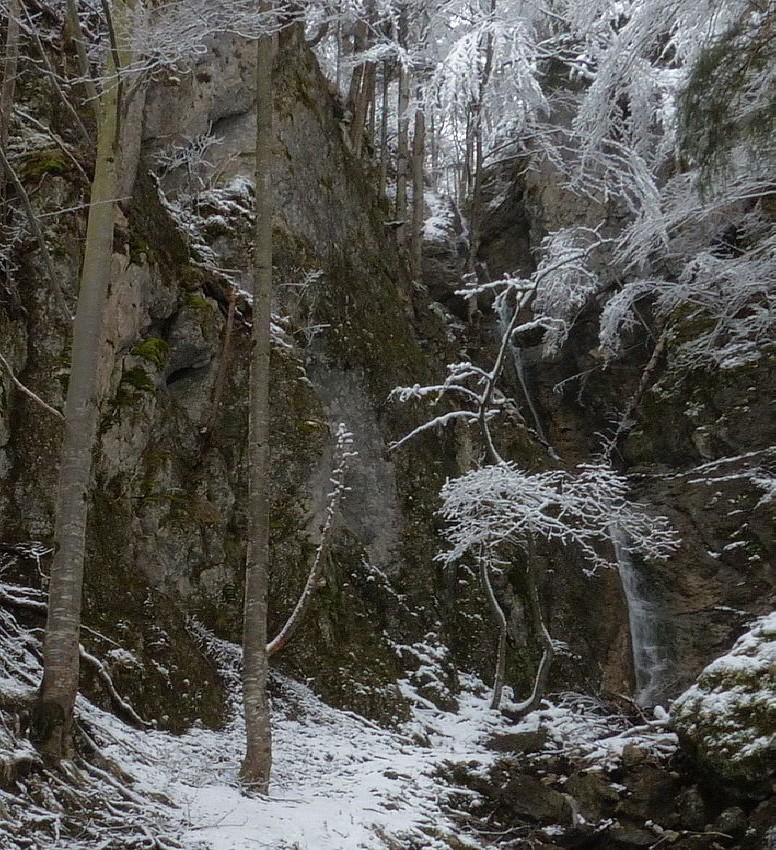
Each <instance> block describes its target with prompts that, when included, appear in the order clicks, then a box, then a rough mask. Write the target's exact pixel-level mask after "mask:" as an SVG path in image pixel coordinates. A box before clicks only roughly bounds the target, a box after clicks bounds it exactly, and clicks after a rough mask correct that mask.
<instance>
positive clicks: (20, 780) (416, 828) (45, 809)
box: [0, 608, 674, 850]
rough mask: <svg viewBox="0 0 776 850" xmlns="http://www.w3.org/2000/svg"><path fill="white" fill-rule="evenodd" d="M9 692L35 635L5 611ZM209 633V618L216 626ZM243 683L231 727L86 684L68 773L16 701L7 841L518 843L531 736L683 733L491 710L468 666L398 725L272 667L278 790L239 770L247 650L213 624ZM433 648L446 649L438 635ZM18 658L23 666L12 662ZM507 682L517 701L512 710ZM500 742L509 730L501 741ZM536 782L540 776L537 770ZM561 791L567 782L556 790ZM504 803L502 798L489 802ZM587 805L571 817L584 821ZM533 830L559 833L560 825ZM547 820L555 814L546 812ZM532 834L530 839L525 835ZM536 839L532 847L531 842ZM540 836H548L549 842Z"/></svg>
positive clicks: (548, 744)
mask: <svg viewBox="0 0 776 850" xmlns="http://www.w3.org/2000/svg"><path fill="white" fill-rule="evenodd" d="M0 614H1V615H2V616H0V649H2V655H3V658H5V660H6V663H5V664H4V666H5V668H6V669H5V671H4V674H3V675H2V676H0V696H2V697H3V700H2V702H3V704H4V705H6V706H7V705H8V704H9V703H10V702H11V701H13V700H14V699H17V701H18V699H20V698H23V697H24V696H25V694H26V695H27V696H29V695H30V694H33V693H34V689H33V688H34V682H35V681H36V680H37V676H38V675H39V660H38V652H37V650H38V646H37V635H34V634H32V633H31V632H30V631H28V630H26V629H25V628H24V627H22V626H20V625H19V624H18V622H17V621H16V620H15V619H14V618H13V617H12V616H11V615H10V614H9V612H8V611H3V610H2V608H0ZM203 631H204V630H203ZM200 636H201V637H203V638H205V641H204V642H205V643H206V644H207V647H206V648H207V650H208V651H209V653H210V654H211V655H213V656H214V658H215V660H216V661H217V663H218V666H219V668H220V672H221V676H222V678H223V680H224V684H225V687H226V688H227V691H228V693H229V695H230V704H231V719H230V721H229V723H228V724H227V726H226V727H225V728H223V729H221V730H211V729H206V728H204V727H200V728H197V727H196V726H195V727H194V728H192V729H190V730H189V731H188V732H187V733H186V734H183V735H172V734H169V733H166V732H162V731H159V730H155V729H150V730H142V729H138V728H135V727H132V726H128V725H126V724H125V723H123V722H121V721H120V720H118V719H117V718H116V717H115V716H114V715H112V714H110V713H108V712H106V711H104V710H102V709H100V708H98V707H96V706H95V705H93V704H92V703H90V702H89V701H88V700H86V699H85V698H83V697H79V701H78V714H79V718H80V720H79V723H80V726H81V728H82V730H83V732H82V736H83V737H84V740H86V741H87V742H88V748H91V750H92V754H91V756H89V757H88V758H86V759H82V760H81V761H79V763H78V764H77V765H74V766H73V769H72V771H71V772H70V774H69V775H66V774H65V773H63V771H61V770H60V771H52V770H50V769H46V768H45V767H44V766H42V765H41V764H40V761H39V759H38V757H37V754H36V753H35V752H34V750H33V749H32V747H31V745H30V743H29V741H28V740H26V739H25V738H24V736H23V735H21V734H19V730H18V729H14V728H13V722H12V721H10V719H9V718H11V717H12V715H9V714H8V713H7V712H5V714H4V717H3V724H2V726H0V738H2V740H0V768H1V769H2V774H3V776H2V778H3V782H2V783H0V847H1V848H2V850H200V848H202V850H256V848H267V850H400V849H401V850H414V848H424V850H466V848H472V850H473V849H474V848H484V847H493V846H516V845H513V844H504V840H505V839H506V838H508V837H509V835H510V832H511V831H514V829H510V828H508V827H507V828H505V829H503V831H499V830H500V829H502V827H501V825H500V824H499V822H498V821H497V820H494V819H493V817H492V816H491V814H488V815H486V816H485V817H483V816H482V811H483V805H482V804H483V799H482V798H481V795H480V792H479V790H478V789H483V788H485V789H487V788H488V787H489V783H491V776H492V771H493V770H494V766H497V765H498V764H499V760H500V759H502V758H503V757H504V756H505V755H507V754H508V752H509V750H510V748H511V747H513V746H514V743H515V741H516V737H515V736H520V735H524V736H527V737H528V738H529V739H533V740H534V741H538V742H539V750H540V752H538V755H537V757H538V758H540V759H541V758H543V757H545V756H546V757H548V758H554V759H555V761H556V762H557V760H558V758H559V757H562V758H565V757H567V756H568V757H569V758H573V760H574V761H575V762H576V763H577V764H579V763H585V762H586V763H588V764H590V765H593V764H595V765H597V766H599V767H600V766H602V765H605V764H606V763H607V762H610V761H612V760H616V759H618V758H619V756H620V754H621V753H622V752H623V749H624V747H625V746H627V745H628V744H629V743H630V744H633V743H634V742H636V743H638V744H639V746H642V747H644V748H645V749H646V748H652V749H657V750H662V751H663V753H665V751H666V747H667V748H668V750H669V751H670V750H671V749H672V748H673V747H674V740H673V736H672V735H667V733H666V732H665V731H664V730H660V729H655V730H654V731H653V730H652V729H650V727H649V726H644V727H641V729H642V730H643V731H640V729H639V727H635V728H634V726H633V724H632V723H630V722H628V721H627V720H626V719H625V718H623V717H622V716H617V715H614V714H611V713H609V712H608V711H607V710H606V708H605V707H604V706H602V704H600V703H598V702H597V701H596V700H593V699H592V698H590V697H583V696H580V695H570V694H566V695H561V696H560V697H559V698H555V699H554V701H553V702H552V703H551V702H546V703H545V704H544V705H543V707H542V708H541V709H540V710H539V711H536V712H533V713H532V714H531V715H529V716H528V717H526V718H525V719H524V720H523V721H521V722H520V723H519V724H515V723H514V721H511V720H509V719H508V717H507V716H506V715H505V714H504V713H502V712H501V711H494V710H492V709H491V708H490V706H489V703H490V696H491V694H490V690H489V688H487V687H486V686H485V685H483V683H482V682H480V681H479V680H478V679H476V678H475V677H473V676H470V675H463V674H462V675H460V677H459V678H460V685H461V690H460V693H459V694H458V696H457V703H458V706H457V710H456V711H444V710H442V709H439V708H437V707H435V706H434V705H433V704H432V703H431V702H429V701H428V700H427V699H426V698H424V697H423V696H422V695H421V694H420V693H418V692H417V691H415V690H414V688H413V686H412V684H411V681H410V680H409V679H408V680H407V681H404V682H401V683H400V686H401V688H402V690H403V692H404V695H405V696H406V697H407V698H408V700H409V701H410V703H411V705H412V712H413V713H412V719H411V720H410V721H408V722H406V723H404V724H402V725H401V726H400V727H398V728H396V729H385V728H381V727H380V726H378V725H376V724H374V723H372V722H371V721H369V720H367V719H365V718H363V717H360V716H358V715H355V714H353V713H351V712H347V711H342V710H338V709H335V708H332V707H330V706H327V705H326V704H325V703H323V702H322V701H321V700H320V699H319V698H318V697H317V696H316V695H315V694H314V693H313V692H312V691H311V690H310V688H308V687H307V686H306V685H303V684H301V683H299V682H296V681H294V680H292V679H289V678H287V677H283V676H280V675H275V676H274V677H273V684H272V692H273V706H272V709H273V711H272V715H273V754H274V764H273V774H272V781H271V790H270V794H269V795H268V796H266V797H264V796H259V795H255V794H248V793H247V792H246V790H245V788H244V787H243V786H241V784H240V782H239V780H238V769H239V765H240V760H241V758H242V754H243V748H244V728H243V723H242V718H241V711H240V696H239V693H240V690H239V680H240V673H239V664H240V650H239V647H237V646H234V645H232V644H228V643H226V642H224V641H220V640H217V639H216V638H214V637H213V636H212V635H207V634H202V635H200ZM427 649H428V657H433V647H428V648H427ZM11 668H13V669H11ZM509 705H510V703H509V695H507V700H506V705H505V707H506V708H507V709H508V708H509ZM499 742H500V743H499ZM540 773H541V771H540ZM531 781H533V782H534V783H536V784H537V785H538V780H531ZM547 794H550V795H554V799H555V800H556V801H557V800H559V799H560V798H561V797H562V796H563V795H561V794H558V793H557V792H554V791H550V790H548V791H547ZM486 802H487V805H488V806H490V803H489V801H486ZM575 817H576V816H575V815H573V814H572V825H573V823H574V819H575ZM529 820H533V822H534V825H533V826H532V827H525V826H521V827H519V829H526V828H531V829H533V830H539V834H543V833H542V830H545V832H546V835H547V846H550V841H551V838H550V836H552V835H553V834H556V833H557V832H558V830H560V827H557V826H555V825H554V824H552V823H550V824H549V825H548V826H545V827H542V826H541V823H539V822H537V819H534V818H532V817H531V816H530V815H529ZM542 823H545V824H547V821H546V819H545V820H544V821H542ZM520 846H523V845H520ZM531 846H534V845H531ZM537 846H538V845H537Z"/></svg>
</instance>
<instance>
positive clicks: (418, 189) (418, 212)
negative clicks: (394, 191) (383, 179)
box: [411, 108, 426, 283]
mask: <svg viewBox="0 0 776 850" xmlns="http://www.w3.org/2000/svg"><path fill="white" fill-rule="evenodd" d="M425 152H426V117H425V115H424V114H423V110H422V109H420V108H418V109H416V110H415V127H414V132H413V136H412V240H411V242H412V277H413V280H414V281H415V283H422V282H423V219H424V212H425V204H424V191H423V190H424V183H423V160H424V156H425Z"/></svg>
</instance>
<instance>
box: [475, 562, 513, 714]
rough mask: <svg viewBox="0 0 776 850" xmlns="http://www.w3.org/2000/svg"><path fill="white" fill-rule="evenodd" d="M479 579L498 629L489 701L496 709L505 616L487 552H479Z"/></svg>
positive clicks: (500, 685)
mask: <svg viewBox="0 0 776 850" xmlns="http://www.w3.org/2000/svg"><path fill="white" fill-rule="evenodd" d="M480 581H481V582H482V589H483V590H484V591H485V598H486V599H487V600H488V607H489V608H490V613H491V614H492V616H493V622H494V623H495V625H496V628H497V629H498V645H497V648H496V670H495V673H494V675H493V697H492V698H491V701H490V707H491V708H492V709H498V708H499V706H500V705H501V694H502V692H503V690H504V670H505V668H506V656H507V618H506V616H505V615H504V610H503V609H502V607H501V606H500V605H499V603H498V599H496V594H495V593H494V592H493V585H492V584H491V581H490V556H489V554H488V553H487V552H482V553H480Z"/></svg>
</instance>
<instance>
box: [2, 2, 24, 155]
mask: <svg viewBox="0 0 776 850" xmlns="http://www.w3.org/2000/svg"><path fill="white" fill-rule="evenodd" d="M20 14H21V8H20V5H19V0H8V24H7V26H6V32H5V59H4V60H3V85H2V88H1V89H0V148H2V149H3V150H7V148H8V130H9V128H10V126H11V120H12V119H13V104H14V97H15V93H16V74H17V71H18V66H19V15H20Z"/></svg>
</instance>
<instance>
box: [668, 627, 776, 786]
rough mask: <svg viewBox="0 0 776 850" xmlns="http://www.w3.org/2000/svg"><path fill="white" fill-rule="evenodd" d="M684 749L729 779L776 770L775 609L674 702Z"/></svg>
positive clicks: (756, 778) (756, 777)
mask: <svg viewBox="0 0 776 850" xmlns="http://www.w3.org/2000/svg"><path fill="white" fill-rule="evenodd" d="M671 714H672V717H673V721H674V725H675V727H676V729H677V731H678V733H679V735H680V738H681V739H682V740H683V742H684V743H685V745H686V747H687V748H688V749H689V750H690V751H691V752H692V753H693V755H694V756H695V757H696V758H697V759H698V760H699V761H700V762H701V763H702V764H703V765H705V766H707V767H709V768H711V769H712V770H713V771H714V772H715V773H717V774H718V775H719V776H720V777H722V778H723V779H726V780H734V781H740V780H743V781H746V782H761V781H767V780H768V778H769V777H772V776H774V774H776V613H774V614H770V615H768V616H766V617H761V618H760V619H759V620H757V621H755V622H754V623H753V624H752V626H751V628H750V630H749V631H748V632H747V633H746V634H744V635H743V636H742V637H740V638H739V639H738V641H737V642H736V644H735V646H734V647H733V649H732V650H731V651H730V652H729V653H728V654H727V655H723V656H722V657H721V658H718V659H717V660H716V661H713V662H712V663H711V664H709V665H708V667H706V669H705V670H704V671H703V672H702V673H701V675H700V676H699V677H698V681H697V682H696V684H695V685H693V686H692V687H691V688H690V689H689V690H687V691H685V692H684V693H683V694H682V695H681V696H680V697H679V698H678V699H677V700H676V702H675V703H674V704H673V707H672V710H671Z"/></svg>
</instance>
